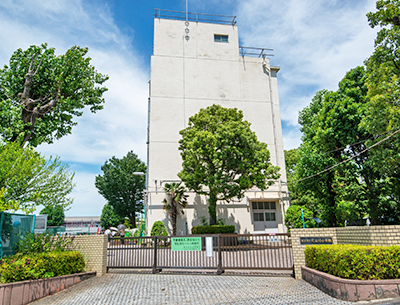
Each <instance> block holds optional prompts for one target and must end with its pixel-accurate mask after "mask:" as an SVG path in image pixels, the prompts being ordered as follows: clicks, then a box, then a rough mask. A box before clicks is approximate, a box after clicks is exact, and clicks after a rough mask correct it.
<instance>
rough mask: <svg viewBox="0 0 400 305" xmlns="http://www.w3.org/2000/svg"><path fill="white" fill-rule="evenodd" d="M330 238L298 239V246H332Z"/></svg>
mask: <svg viewBox="0 0 400 305" xmlns="http://www.w3.org/2000/svg"><path fill="white" fill-rule="evenodd" d="M332 244H333V240H332V237H300V245H332Z"/></svg>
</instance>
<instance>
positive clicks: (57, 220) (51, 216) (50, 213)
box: [40, 204, 65, 227]
mask: <svg viewBox="0 0 400 305" xmlns="http://www.w3.org/2000/svg"><path fill="white" fill-rule="evenodd" d="M40 214H47V225H48V226H55V227H59V226H62V225H63V224H64V218H65V213H64V208H63V206H61V205H59V204H56V205H54V206H53V207H51V206H47V207H45V208H44V209H42V210H41V211H40Z"/></svg>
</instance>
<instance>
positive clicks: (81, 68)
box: [0, 44, 108, 146]
mask: <svg viewBox="0 0 400 305" xmlns="http://www.w3.org/2000/svg"><path fill="white" fill-rule="evenodd" d="M87 51H88V49H87V48H81V47H78V46H73V47H72V48H70V49H69V50H67V52H66V53H65V54H63V55H59V56H57V55H55V49H54V48H48V47H47V45H46V44H42V45H41V46H31V47H29V48H28V49H27V50H22V49H18V50H17V51H15V52H14V54H13V55H12V56H11V58H10V61H9V64H8V66H7V65H6V66H4V68H3V69H0V137H2V138H3V139H4V140H7V141H13V142H14V141H18V142H19V143H21V144H22V145H24V144H25V143H26V142H29V143H30V144H31V145H32V146H37V145H39V144H40V143H43V142H46V143H52V142H53V140H54V139H59V138H61V137H62V136H64V135H66V134H69V133H71V129H72V126H74V125H76V124H77V123H76V122H74V121H73V118H74V116H80V115H82V109H83V108H84V107H86V106H87V107H89V108H90V110H91V111H92V112H96V111H97V110H100V109H102V107H103V106H102V103H103V102H104V99H103V97H102V95H103V93H104V92H105V91H106V90H107V89H106V88H105V87H103V86H102V84H103V83H104V82H105V81H106V80H107V79H108V77H107V76H105V75H102V74H100V73H98V72H97V71H96V69H95V68H94V67H93V66H92V65H90V58H89V57H85V55H86V53H87Z"/></svg>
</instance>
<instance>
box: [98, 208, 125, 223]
mask: <svg viewBox="0 0 400 305" xmlns="http://www.w3.org/2000/svg"><path fill="white" fill-rule="evenodd" d="M100 221H101V222H100V225H101V227H102V228H105V229H107V228H109V227H117V226H118V224H119V222H120V221H124V218H123V217H121V216H119V215H118V214H116V213H115V212H114V208H113V206H112V205H111V204H108V203H106V204H105V205H104V206H103V209H102V210H101V216H100Z"/></svg>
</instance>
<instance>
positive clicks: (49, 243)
mask: <svg viewBox="0 0 400 305" xmlns="http://www.w3.org/2000/svg"><path fill="white" fill-rule="evenodd" d="M72 241H73V238H69V237H61V236H60V237H53V236H50V235H48V234H46V233H42V234H40V235H38V234H34V233H29V234H26V235H25V236H24V237H23V238H21V239H20V240H19V242H18V244H17V247H16V252H17V253H18V254H21V255H27V254H30V253H43V252H50V251H66V250H68V246H69V245H70V244H71V243H72Z"/></svg>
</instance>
